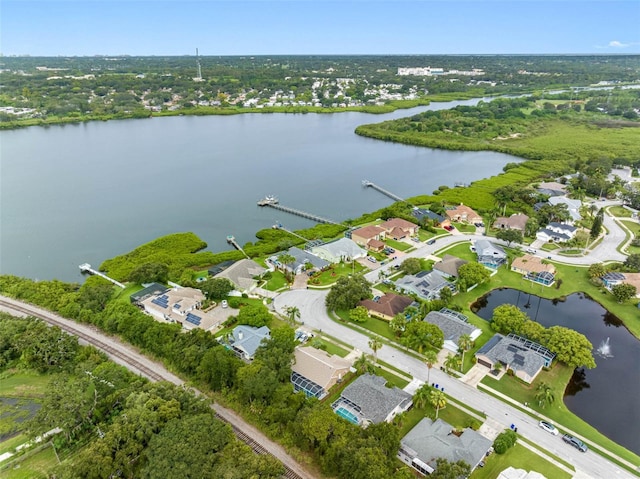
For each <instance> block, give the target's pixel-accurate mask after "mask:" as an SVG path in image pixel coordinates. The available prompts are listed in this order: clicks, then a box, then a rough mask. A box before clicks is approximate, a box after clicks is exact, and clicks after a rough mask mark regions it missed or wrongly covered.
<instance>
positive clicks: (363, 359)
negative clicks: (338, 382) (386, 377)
mask: <svg viewBox="0 0 640 479" xmlns="http://www.w3.org/2000/svg"><path fill="white" fill-rule="evenodd" d="M353 367H354V368H355V370H356V371H357V372H358V374H364V373H373V371H374V369H373V364H371V363H370V362H369V358H367V356H366V355H365V354H364V353H362V355H361V356H360V357H359V358H358V359H356V360H355V362H354V363H353Z"/></svg>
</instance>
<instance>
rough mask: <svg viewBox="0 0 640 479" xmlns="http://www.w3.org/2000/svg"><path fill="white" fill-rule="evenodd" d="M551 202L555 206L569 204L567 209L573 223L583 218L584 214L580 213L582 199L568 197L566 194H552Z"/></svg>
mask: <svg viewBox="0 0 640 479" xmlns="http://www.w3.org/2000/svg"><path fill="white" fill-rule="evenodd" d="M549 204H551V205H553V206H556V205H561V204H564V205H567V211H569V215H570V216H571V222H572V223H575V222H576V221H580V220H581V219H582V215H581V214H580V207H581V206H582V201H580V200H573V199H571V198H567V197H566V196H552V197H551V198H549Z"/></svg>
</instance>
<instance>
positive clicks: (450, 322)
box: [424, 311, 477, 344]
mask: <svg viewBox="0 0 640 479" xmlns="http://www.w3.org/2000/svg"><path fill="white" fill-rule="evenodd" d="M424 321H426V322H427V323H431V324H435V325H436V326H438V327H439V328H440V329H441V330H442V333H443V334H444V339H445V340H449V341H453V342H454V343H455V344H458V339H460V336H462V335H463V334H468V335H471V333H473V332H474V331H475V330H476V329H477V328H476V327H475V326H473V325H472V324H469V323H465V322H464V321H461V320H460V319H458V318H454V317H452V316H449V315H447V314H443V313H440V312H438V311H431V312H430V313H429V314H427V315H426V316H425V318H424Z"/></svg>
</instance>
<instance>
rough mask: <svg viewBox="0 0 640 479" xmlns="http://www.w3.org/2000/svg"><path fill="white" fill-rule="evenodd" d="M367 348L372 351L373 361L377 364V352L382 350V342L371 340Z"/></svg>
mask: <svg viewBox="0 0 640 479" xmlns="http://www.w3.org/2000/svg"><path fill="white" fill-rule="evenodd" d="M369 347H370V348H371V349H372V350H373V359H374V361H375V362H376V364H377V363H378V350H379V349H380V348H382V342H380V340H379V339H377V338H371V339H370V340H369Z"/></svg>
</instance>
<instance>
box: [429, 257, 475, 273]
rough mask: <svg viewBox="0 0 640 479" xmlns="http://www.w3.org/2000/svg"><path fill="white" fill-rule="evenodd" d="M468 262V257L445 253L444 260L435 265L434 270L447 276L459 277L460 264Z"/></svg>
mask: <svg viewBox="0 0 640 479" xmlns="http://www.w3.org/2000/svg"><path fill="white" fill-rule="evenodd" d="M467 263H468V261H467V260H466V259H462V258H458V257H457V256H452V255H450V254H445V255H444V256H443V257H442V260H440V261H438V262H437V263H436V264H434V265H433V270H434V271H436V272H438V273H440V274H441V275H443V276H445V277H452V278H457V277H458V270H459V269H460V266H462V265H463V264H467Z"/></svg>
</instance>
